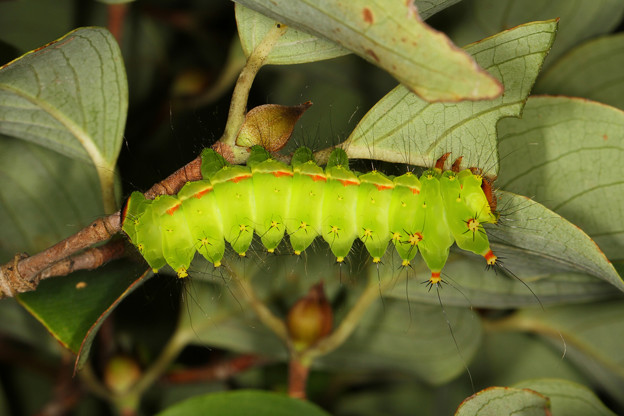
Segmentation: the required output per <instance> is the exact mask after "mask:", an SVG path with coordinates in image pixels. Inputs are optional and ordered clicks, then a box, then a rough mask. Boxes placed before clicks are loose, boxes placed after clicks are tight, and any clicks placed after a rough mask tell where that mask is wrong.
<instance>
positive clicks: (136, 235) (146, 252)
mask: <svg viewBox="0 0 624 416" xmlns="http://www.w3.org/2000/svg"><path fill="white" fill-rule="evenodd" d="M348 163H349V161H348V158H347V155H346V153H345V152H344V150H342V149H335V150H334V151H333V152H332V154H331V155H330V158H329V162H328V164H327V166H326V167H325V169H323V168H321V167H320V166H318V165H317V164H316V162H315V161H314V158H313V155H312V152H311V151H310V150H309V149H307V148H305V147H302V148H299V149H298V150H297V151H296V152H295V153H294V155H293V158H292V164H291V165H286V164H284V163H282V162H279V161H276V160H274V159H272V158H271V157H270V155H269V153H268V152H267V151H266V150H265V149H263V148H262V147H259V146H254V147H253V148H252V150H251V155H250V157H249V160H248V162H247V166H238V165H234V166H233V165H230V164H228V163H227V162H226V161H225V160H224V159H223V158H222V157H221V156H220V155H219V154H218V153H216V152H214V151H213V150H211V149H206V150H204V151H203V153H202V176H203V179H202V180H200V181H195V182H189V183H187V184H186V185H185V186H184V187H183V188H182V189H181V190H180V192H179V193H178V194H177V195H176V196H171V195H162V196H159V197H157V198H156V199H154V200H148V199H146V198H145V197H144V196H143V194H141V193H140V192H134V193H133V194H132V195H131V196H130V198H129V200H128V202H127V204H126V207H125V209H124V217H123V230H124V231H125V232H126V234H127V235H128V236H129V237H130V240H131V241H132V243H133V244H134V245H136V246H137V248H138V249H139V251H140V252H141V254H142V255H143V257H144V258H145V260H146V261H147V262H148V264H149V265H150V267H152V268H153V269H154V270H155V271H157V270H158V269H160V268H161V267H163V266H164V265H165V264H168V265H169V266H171V267H172V268H173V269H174V270H175V271H176V272H177V274H178V276H179V277H185V276H186V275H187V269H188V267H189V265H190V263H191V261H192V259H193V257H194V255H195V253H196V252H199V253H200V254H201V255H202V256H204V257H205V258H206V259H207V260H208V261H210V262H211V263H213V264H214V266H215V267H219V265H220V264H221V260H222V258H223V256H224V253H225V241H227V242H228V243H229V244H230V246H231V247H232V249H233V250H234V251H235V252H237V253H238V254H239V255H241V256H244V255H245V253H246V251H247V250H248V248H249V246H250V244H251V241H252V238H253V235H254V232H255V233H256V234H257V235H258V236H259V237H260V239H261V240H262V244H263V245H264V247H265V248H266V249H267V250H268V251H269V252H272V251H274V250H275V248H276V247H277V246H278V245H279V243H280V242H281V241H282V239H283V238H284V236H285V235H288V237H289V239H290V244H291V246H292V248H293V251H294V252H295V254H301V253H302V252H303V251H304V250H306V248H307V247H308V246H309V245H310V244H311V243H312V241H314V240H315V239H316V238H317V237H321V238H322V239H323V240H325V241H326V242H327V244H328V245H329V247H330V250H331V251H332V253H333V254H334V255H335V256H336V260H337V262H343V261H344V259H345V257H346V256H347V255H348V254H349V251H350V250H351V246H352V245H353V242H354V241H355V239H356V238H359V239H360V240H362V242H363V243H364V245H365V246H366V249H367V250H368V252H369V254H370V255H371V257H372V259H373V262H374V263H379V261H380V259H381V257H382V256H383V254H384V253H385V252H386V250H388V246H389V244H390V242H392V245H393V246H394V248H395V249H396V251H397V253H398V255H399V256H400V257H401V259H402V264H403V266H409V265H410V262H411V261H412V259H414V257H415V256H416V254H417V253H418V251H420V253H421V256H422V257H423V259H424V261H425V263H426V264H427V266H428V268H429V269H430V270H431V278H430V282H431V283H434V284H435V283H438V282H439V281H440V279H441V278H440V273H441V271H442V269H443V267H444V265H445V263H446V260H447V258H448V255H449V249H450V247H451V246H452V245H453V243H456V244H457V246H458V247H459V248H461V249H462V250H466V251H471V252H473V253H476V254H478V255H481V256H483V257H484V258H485V259H486V262H487V264H488V265H494V264H495V263H496V256H495V255H494V254H493V253H492V250H491V249H490V244H489V241H488V237H487V235H486V233H485V230H484V229H483V224H485V223H496V221H497V218H498V217H497V214H496V212H495V211H494V209H493V208H492V207H491V204H490V202H488V201H489V200H492V199H493V198H492V197H491V196H488V195H486V193H485V192H484V190H483V188H486V187H483V186H482V185H483V181H484V180H483V179H482V178H481V176H479V175H478V174H475V173H473V172H472V171H471V170H469V169H466V170H463V171H460V172H457V171H456V170H457V169H455V168H454V169H452V170H448V171H442V168H441V167H439V166H436V167H434V168H432V169H428V170H426V171H425V172H424V173H423V174H422V175H421V176H420V178H419V177H417V175H415V174H413V173H411V172H408V173H406V174H404V175H402V176H398V177H393V178H391V177H388V176H386V175H384V174H383V173H381V172H378V171H371V172H368V173H363V174H358V173H356V172H353V171H351V170H349V164H348ZM438 165H442V164H438ZM488 186H489V184H488ZM487 189H489V188H487Z"/></svg>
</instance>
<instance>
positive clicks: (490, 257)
mask: <svg viewBox="0 0 624 416" xmlns="http://www.w3.org/2000/svg"><path fill="white" fill-rule="evenodd" d="M483 257H485V261H486V262H487V264H488V265H489V266H493V265H495V264H496V259H497V258H498V257H496V255H495V254H494V253H492V250H489V251H488V252H487V253H485V254H484V255H483Z"/></svg>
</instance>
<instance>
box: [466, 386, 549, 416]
mask: <svg viewBox="0 0 624 416" xmlns="http://www.w3.org/2000/svg"><path fill="white" fill-rule="evenodd" d="M550 414H551V413H550V403H549V401H548V398H547V397H545V396H544V395H542V394H539V393H537V392H535V391H532V390H529V389H514V388H509V387H489V388H487V389H485V390H481V391H480V392H478V393H477V394H475V395H473V396H470V397H469V398H467V399H466V400H464V402H463V403H462V404H461V405H460V406H459V408H458V409H457V412H456V413H455V416H477V415H478V416H490V415H491V416H495V415H514V416H538V415H543V416H549V415H550Z"/></svg>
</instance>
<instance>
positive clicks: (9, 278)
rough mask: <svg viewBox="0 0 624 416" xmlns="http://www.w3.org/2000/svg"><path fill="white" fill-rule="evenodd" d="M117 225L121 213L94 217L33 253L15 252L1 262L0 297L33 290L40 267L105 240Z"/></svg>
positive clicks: (43, 267) (116, 229)
mask: <svg viewBox="0 0 624 416" xmlns="http://www.w3.org/2000/svg"><path fill="white" fill-rule="evenodd" d="M120 229H121V219H120V214H119V212H116V213H114V214H111V215H108V216H106V217H104V218H99V219H97V220H95V221H94V222H92V223H91V224H90V225H89V226H87V227H86V228H83V229H82V230H80V231H78V232H77V233H76V234H74V235H72V236H70V237H68V238H66V239H65V240H63V241H61V242H59V243H57V244H55V245H53V246H52V247H50V248H48V249H47V250H45V251H42V252H41V253H38V254H35V255H34V256H31V257H29V256H28V254H25V253H18V254H16V255H15V258H14V259H13V261H12V262H11V263H7V264H5V265H2V266H0V299H1V298H4V297H12V296H15V294H16V293H22V292H29V291H31V290H35V289H36V288H37V285H38V284H39V274H40V273H41V272H42V271H43V270H45V269H47V268H48V267H50V266H52V265H53V264H54V263H56V262H58V261H60V260H62V259H64V258H66V257H68V256H71V255H72V254H74V253H77V252H79V251H81V250H84V249H85V248H87V247H89V246H91V245H93V244H95V243H99V242H101V241H105V240H108V239H109V238H110V237H112V236H113V235H115V234H116V233H118V232H119V230H120Z"/></svg>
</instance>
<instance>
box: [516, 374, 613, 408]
mask: <svg viewBox="0 0 624 416" xmlns="http://www.w3.org/2000/svg"><path fill="white" fill-rule="evenodd" d="M513 387H515V388H518V389H531V390H534V391H537V392H539V393H541V394H543V395H545V396H548V398H549V399H550V406H551V411H552V415H553V416H571V415H579V416H581V415H582V416H610V415H613V416H615V413H613V412H612V411H611V410H609V409H608V408H607V407H606V406H605V405H604V404H603V403H602V402H601V401H600V399H599V398H598V397H596V395H595V394H594V393H593V392H592V391H591V390H590V389H588V388H587V387H585V386H582V385H580V384H577V383H573V382H571V381H568V380H559V379H537V380H526V381H523V382H521V383H517V384H515V385H514V386H513Z"/></svg>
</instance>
